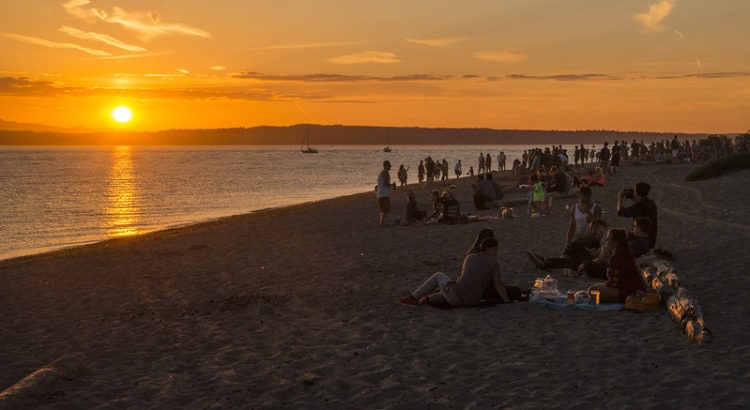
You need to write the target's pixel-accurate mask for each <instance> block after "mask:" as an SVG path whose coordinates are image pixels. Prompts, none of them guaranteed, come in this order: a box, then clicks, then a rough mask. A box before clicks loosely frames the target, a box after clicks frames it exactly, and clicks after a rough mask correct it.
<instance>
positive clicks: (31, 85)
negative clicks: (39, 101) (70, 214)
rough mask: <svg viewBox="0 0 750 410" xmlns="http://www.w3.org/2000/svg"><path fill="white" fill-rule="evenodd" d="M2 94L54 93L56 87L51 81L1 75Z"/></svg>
mask: <svg viewBox="0 0 750 410" xmlns="http://www.w3.org/2000/svg"><path fill="white" fill-rule="evenodd" d="M0 94H12V95H54V94H56V89H55V87H54V86H53V84H52V82H50V81H34V80H30V79H28V78H26V77H19V78H13V77H0Z"/></svg>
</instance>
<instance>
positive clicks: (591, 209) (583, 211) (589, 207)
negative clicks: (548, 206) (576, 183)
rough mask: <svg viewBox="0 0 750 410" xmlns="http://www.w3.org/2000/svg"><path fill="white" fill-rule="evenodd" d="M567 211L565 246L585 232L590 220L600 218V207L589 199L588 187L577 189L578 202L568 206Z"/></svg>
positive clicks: (589, 190)
mask: <svg viewBox="0 0 750 410" xmlns="http://www.w3.org/2000/svg"><path fill="white" fill-rule="evenodd" d="M569 212H570V218H569V222H568V232H567V235H566V237H565V246H566V247H567V246H568V244H570V243H571V242H573V241H575V240H577V239H579V238H581V237H582V236H585V235H586V234H587V231H586V229H587V228H588V227H589V223H590V222H591V221H595V220H597V219H601V218H602V208H601V207H600V206H599V204H597V203H596V202H593V201H592V200H591V188H590V187H582V188H581V189H580V190H579V191H578V202H577V203H576V204H575V205H573V206H571V207H570V211H569ZM605 226H606V224H605Z"/></svg>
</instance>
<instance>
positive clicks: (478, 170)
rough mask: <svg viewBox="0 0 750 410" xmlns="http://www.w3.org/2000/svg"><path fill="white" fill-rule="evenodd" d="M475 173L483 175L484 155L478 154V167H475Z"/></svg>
mask: <svg viewBox="0 0 750 410" xmlns="http://www.w3.org/2000/svg"><path fill="white" fill-rule="evenodd" d="M477 172H478V173H480V174H483V173H484V154H483V153H481V152H480V153H479V166H478V167H477Z"/></svg>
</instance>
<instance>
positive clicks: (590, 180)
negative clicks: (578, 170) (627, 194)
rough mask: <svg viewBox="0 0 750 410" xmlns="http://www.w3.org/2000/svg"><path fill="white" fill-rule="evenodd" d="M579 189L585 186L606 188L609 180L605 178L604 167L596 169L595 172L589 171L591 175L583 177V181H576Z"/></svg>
mask: <svg viewBox="0 0 750 410" xmlns="http://www.w3.org/2000/svg"><path fill="white" fill-rule="evenodd" d="M574 183H575V185H576V186H578V187H584V186H604V185H605V184H606V183H607V179H606V177H605V176H604V170H603V169H602V167H596V169H595V170H594V172H591V171H589V174H588V175H586V176H584V177H581V179H579V180H577V181H574Z"/></svg>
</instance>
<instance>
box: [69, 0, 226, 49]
mask: <svg viewBox="0 0 750 410" xmlns="http://www.w3.org/2000/svg"><path fill="white" fill-rule="evenodd" d="M90 3H91V1H90V0H68V1H66V2H64V3H63V5H62V6H63V8H64V9H65V11H66V12H67V13H68V14H70V15H72V16H75V17H78V18H80V19H83V20H86V21H97V20H98V21H103V22H105V23H110V24H118V25H120V26H122V27H124V28H126V29H128V30H131V31H134V32H136V33H139V34H140V35H141V36H143V37H144V39H146V40H150V39H152V38H154V37H158V36H164V35H173V34H175V35H185V36H194V37H206V38H209V37H211V34H210V33H209V32H207V31H205V30H201V29H199V28H194V27H190V26H188V25H185V24H180V23H165V22H162V21H161V16H160V15H159V13H158V12H155V11H150V12H127V11H125V10H123V9H121V8H119V7H114V8H113V9H112V12H107V11H105V10H103V9H100V8H95V7H91V8H87V7H85V6H88V5H89V4H90Z"/></svg>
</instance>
